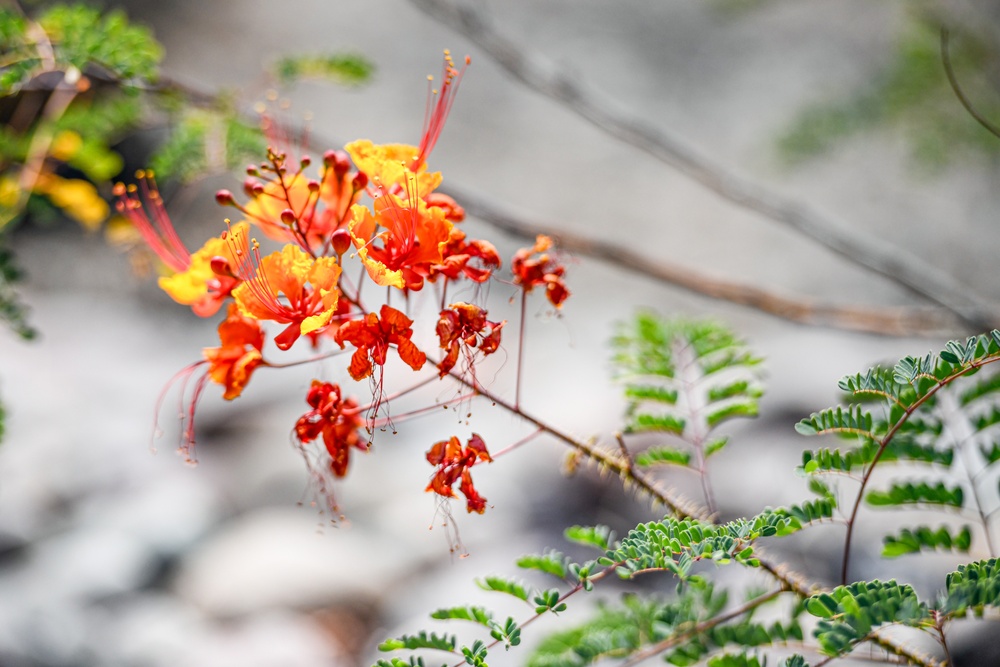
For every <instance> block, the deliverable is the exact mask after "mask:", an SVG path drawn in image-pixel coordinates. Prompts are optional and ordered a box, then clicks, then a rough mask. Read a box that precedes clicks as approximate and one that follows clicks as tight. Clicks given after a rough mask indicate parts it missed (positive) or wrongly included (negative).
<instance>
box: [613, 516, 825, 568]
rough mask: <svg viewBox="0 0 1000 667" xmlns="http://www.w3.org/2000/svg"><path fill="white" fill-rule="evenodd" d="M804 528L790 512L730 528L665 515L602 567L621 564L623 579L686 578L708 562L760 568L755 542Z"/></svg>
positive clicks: (639, 530)
mask: <svg viewBox="0 0 1000 667" xmlns="http://www.w3.org/2000/svg"><path fill="white" fill-rule="evenodd" d="M799 512H800V513H805V511H804V510H801V509H799ZM801 527H802V522H801V519H799V518H798V517H796V516H794V515H793V513H792V512H791V511H789V510H765V511H764V512H761V513H760V514H758V515H757V516H755V517H752V518H750V519H736V520H734V521H730V522H728V523H725V524H712V523H707V522H703V521H697V520H694V519H676V518H673V517H665V518H664V519H663V520H662V521H650V522H648V523H641V524H639V525H638V526H636V527H635V528H634V529H632V530H631V531H629V533H628V534H627V535H626V536H625V537H624V538H622V540H621V542H620V543H619V544H618V546H617V547H616V548H613V549H610V550H609V551H608V552H607V554H605V556H604V557H603V558H602V559H600V560H599V561H598V563H600V564H601V565H606V566H611V565H614V566H616V567H617V568H618V572H619V574H620V575H621V576H622V577H633V576H635V575H637V574H640V573H642V572H645V571H649V570H661V571H666V572H670V573H672V574H674V575H676V576H677V577H678V578H680V579H681V580H684V579H686V578H688V576H689V572H690V570H691V566H692V565H693V564H694V562H696V561H699V560H704V559H709V560H712V561H714V562H715V563H717V564H720V565H724V564H727V563H729V562H730V561H735V562H737V563H740V564H743V565H747V566H750V567H756V566H758V565H759V562H758V561H757V560H756V559H755V558H754V557H753V547H752V546H751V544H752V542H753V541H754V540H757V539H758V538H761V537H771V536H775V535H777V536H783V535H790V534H791V533H794V532H796V531H797V530H800V529H801Z"/></svg>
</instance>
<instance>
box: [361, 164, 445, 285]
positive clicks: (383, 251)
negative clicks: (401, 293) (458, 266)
mask: <svg viewBox="0 0 1000 667" xmlns="http://www.w3.org/2000/svg"><path fill="white" fill-rule="evenodd" d="M416 190H417V188H416V185H414V180H413V179H412V178H411V179H410V185H409V186H408V187H407V200H406V201H405V202H404V201H403V200H402V199H400V198H399V197H397V196H396V195H394V194H391V193H385V194H383V195H382V196H380V197H378V198H377V199H375V214H374V215H372V213H371V211H369V210H368V207H366V206H359V205H356V206H353V207H351V213H350V222H349V223H348V227H347V228H348V230H349V231H350V233H351V239H352V240H353V241H354V245H355V247H357V249H358V256H359V257H360V258H361V262H362V263H363V264H364V265H365V269H366V270H367V271H368V275H369V276H370V277H371V279H372V280H373V281H375V283H376V284H378V285H382V286H384V287H397V288H399V289H409V290H419V289H420V288H422V287H423V285H424V278H425V276H427V274H428V273H429V272H430V267H431V266H433V265H435V264H440V263H441V261H442V260H443V254H442V253H443V251H444V249H445V247H447V245H448V240H449V239H450V237H451V229H452V224H451V223H450V222H449V221H448V220H447V219H446V218H445V211H444V209H442V208H440V207H437V206H433V207H428V206H427V205H426V204H425V203H424V202H423V200H421V199H420V198H419V197H418V196H417V194H416ZM379 228H382V229H384V230H385V231H383V232H377V230H378V229H379ZM377 241H381V242H382V245H380V246H379V245H376V242H377Z"/></svg>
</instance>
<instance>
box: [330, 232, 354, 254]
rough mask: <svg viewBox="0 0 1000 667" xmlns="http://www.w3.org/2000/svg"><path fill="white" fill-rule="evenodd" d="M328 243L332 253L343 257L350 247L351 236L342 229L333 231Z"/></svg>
mask: <svg viewBox="0 0 1000 667" xmlns="http://www.w3.org/2000/svg"><path fill="white" fill-rule="evenodd" d="M330 241H331V245H332V246H333V251H334V252H335V253H337V254H338V255H343V254H344V253H345V252H347V251H348V250H349V249H350V247H351V235H350V233H349V232H348V231H347V230H346V229H344V228H343V227H341V228H340V229H338V230H337V231H335V232H334V233H333V234H332V235H331V236H330Z"/></svg>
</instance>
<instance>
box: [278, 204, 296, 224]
mask: <svg viewBox="0 0 1000 667" xmlns="http://www.w3.org/2000/svg"><path fill="white" fill-rule="evenodd" d="M281 221H282V222H283V223H285V224H286V225H292V224H294V223H295V211H293V210H292V209H290V208H286V209H285V210H283V211H282V212H281Z"/></svg>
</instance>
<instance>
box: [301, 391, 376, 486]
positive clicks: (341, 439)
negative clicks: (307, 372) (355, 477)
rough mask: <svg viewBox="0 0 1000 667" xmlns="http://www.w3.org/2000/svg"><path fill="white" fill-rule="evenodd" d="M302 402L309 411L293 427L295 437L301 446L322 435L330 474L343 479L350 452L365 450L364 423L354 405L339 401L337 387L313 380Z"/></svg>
mask: <svg viewBox="0 0 1000 667" xmlns="http://www.w3.org/2000/svg"><path fill="white" fill-rule="evenodd" d="M306 402H307V403H308V404H309V405H310V406H311V407H312V410H310V411H309V412H307V413H305V414H304V415H302V416H301V417H300V418H299V420H298V421H297V422H296V423H295V435H296V437H298V439H299V442H301V443H302V444H306V443H309V442H312V441H313V440H315V439H316V438H318V437H319V436H320V435H322V436H323V444H324V445H325V446H326V451H327V453H328V454H329V455H330V470H331V471H332V472H333V474H334V475H336V476H337V477H343V476H344V475H346V474H347V468H348V465H349V464H350V455H351V449H360V450H362V451H367V450H368V443H367V440H366V439H365V438H364V437H363V436H362V435H361V430H362V429H363V428H364V420H363V419H362V418H361V415H360V413H359V410H358V403H357V401H355V400H354V399H351V398H342V397H341V393H340V386H338V385H335V384H330V383H329V382H320V381H319V380H313V382H312V387H310V389H309V393H308V394H306Z"/></svg>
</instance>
